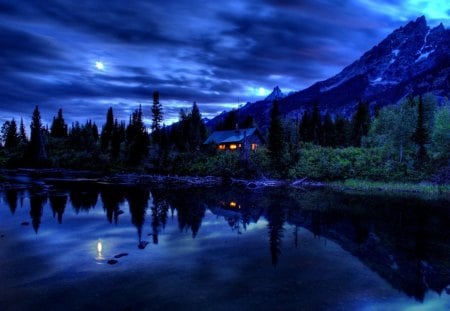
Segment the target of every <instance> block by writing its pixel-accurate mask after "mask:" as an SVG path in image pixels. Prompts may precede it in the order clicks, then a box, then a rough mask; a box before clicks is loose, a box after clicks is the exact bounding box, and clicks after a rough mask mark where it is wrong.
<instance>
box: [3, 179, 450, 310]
mask: <svg viewBox="0 0 450 311" xmlns="http://www.w3.org/2000/svg"><path fill="white" fill-rule="evenodd" d="M449 203H450V202H449V201H448V200H444V199H441V200H425V199H421V198H418V197H393V196H387V195H377V196H375V195H361V194H343V193H335V192H332V191H330V190H324V189H319V190H310V191H304V190H303V191H302V190H295V189H290V188H289V189H288V188H266V189H256V190H246V189H242V188H233V187H230V188H205V189H172V190H170V189H168V190H161V189H148V188H139V187H124V186H122V187H121V186H111V185H101V184H94V183H91V184H89V183H86V184H77V185H71V186H70V187H69V186H48V185H44V184H37V185H34V186H27V187H24V188H21V189H10V190H4V191H2V192H0V265H1V269H0V310H3V311H4V310H450V208H449V205H450V204H449Z"/></svg>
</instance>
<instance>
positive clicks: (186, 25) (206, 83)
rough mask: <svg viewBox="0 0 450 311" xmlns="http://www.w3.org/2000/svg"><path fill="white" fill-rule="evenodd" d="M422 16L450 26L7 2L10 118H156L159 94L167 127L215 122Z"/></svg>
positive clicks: (264, 0)
mask: <svg viewBox="0 0 450 311" xmlns="http://www.w3.org/2000/svg"><path fill="white" fill-rule="evenodd" d="M420 15H425V16H426V18H427V21H428V24H429V25H431V26H436V25H437V24H438V23H440V22H443V23H444V25H446V26H448V25H449V24H450V23H449V20H450V5H449V2H448V1H445V0H442V1H440V0H439V1H437V0H433V1H422V0H398V1H397V0H298V1H295V0H260V1H253V0H236V1H233V0H229V1H225V0H224V1H209V0H186V1H184V0H163V1H160V0H147V1H144V0H141V1H138V0H128V1H121V0H120V1H119V0H110V1H103V0H96V1H83V0H77V1H73V0H45V1H38V0H30V1H26V0H20V1H18V0H0V71H1V79H0V122H1V123H3V122H4V121H5V120H7V119H11V118H13V117H14V118H16V119H18V118H20V117H23V118H24V120H25V123H26V125H27V127H28V126H29V119H30V116H31V113H32V111H33V108H34V106H35V105H39V108H40V110H41V114H42V117H43V120H44V122H50V121H51V119H52V117H53V116H54V115H55V114H56V112H57V109H58V108H62V109H63V113H64V116H65V118H66V121H68V122H69V123H71V122H73V121H74V120H79V121H80V122H84V121H85V120H87V119H92V120H94V121H96V122H97V124H99V125H101V124H102V123H103V122H104V119H105V115H106V111H107V109H108V107H110V106H112V107H113V110H114V113H115V116H116V117H118V118H119V119H122V120H127V119H128V116H129V114H130V113H131V112H132V111H133V110H134V109H135V108H137V106H138V105H139V104H141V105H142V106H143V109H144V114H145V115H146V118H147V119H148V120H147V121H148V122H149V119H150V107H151V103H152V93H153V91H154V90H158V91H159V92H160V94H161V95H160V96H161V103H162V105H163V109H164V113H165V122H166V123H167V124H170V123H171V122H172V121H174V120H176V119H177V116H178V112H179V110H180V108H189V107H190V106H191V105H192V102H193V101H196V102H197V103H198V105H199V108H200V110H201V112H202V114H203V116H206V117H212V116H214V115H215V114H217V113H219V112H221V111H223V110H229V109H231V108H233V107H237V106H238V105H239V104H245V103H246V102H248V101H252V102H253V101H256V100H259V99H262V98H264V97H265V96H266V95H267V94H268V93H269V92H270V90H271V89H272V88H273V87H275V86H277V85H279V86H280V88H281V89H282V90H283V91H284V92H289V91H293V90H301V89H303V88H305V87H307V86H309V85H311V84H312V83H314V82H316V81H319V80H324V79H326V78H328V77H330V76H332V75H333V74H336V73H338V72H339V71H340V70H342V69H343V68H344V67H345V66H346V65H349V64H350V63H351V62H353V61H354V60H356V59H357V58H359V57H360V56H361V55H362V53H364V52H365V51H367V50H368V49H370V48H371V47H373V46H374V45H376V44H377V43H378V42H379V41H381V40H382V39H383V38H384V37H385V36H386V35H388V34H389V33H390V32H392V31H393V30H394V29H396V28H398V27H400V26H402V25H404V24H406V23H407V22H408V21H409V20H414V19H416V18H417V17H419V16H420Z"/></svg>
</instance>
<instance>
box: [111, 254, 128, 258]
mask: <svg viewBox="0 0 450 311" xmlns="http://www.w3.org/2000/svg"><path fill="white" fill-rule="evenodd" d="M124 256H128V253H120V254H118V255H116V256H114V258H122V257H124Z"/></svg>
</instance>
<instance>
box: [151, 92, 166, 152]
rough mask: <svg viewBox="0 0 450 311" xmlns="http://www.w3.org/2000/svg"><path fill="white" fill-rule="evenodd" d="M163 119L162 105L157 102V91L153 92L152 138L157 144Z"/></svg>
mask: <svg viewBox="0 0 450 311" xmlns="http://www.w3.org/2000/svg"><path fill="white" fill-rule="evenodd" d="M162 120H163V112H162V105H161V103H160V102H159V92H158V91H155V92H153V106H152V127H151V130H152V139H153V142H154V143H157V144H159V143H160V140H161V135H160V134H161V133H160V131H161V122H162Z"/></svg>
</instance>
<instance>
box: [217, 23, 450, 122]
mask: <svg viewBox="0 0 450 311" xmlns="http://www.w3.org/2000/svg"><path fill="white" fill-rule="evenodd" d="M449 77H450V30H448V29H446V28H445V27H444V26H443V25H442V24H440V25H438V26H437V27H434V28H430V27H429V26H428V25H427V22H426V20H425V17H424V16H422V17H419V18H417V19H416V20H415V21H411V22H409V23H408V24H406V25H405V26H403V27H400V28H398V29H396V30H394V31H393V32H392V33H391V34H390V35H388V36H387V37H386V38H385V39H384V40H382V41H381V42H380V43H379V44H377V45H376V46H374V47H373V48H372V49H370V50H369V51H367V52H366V53H364V54H363V55H362V56H361V58H359V59H358V60H356V61H354V62H353V63H352V64H350V65H349V66H347V67H345V68H344V69H343V70H342V71H341V72H340V73H338V74H337V75H335V76H333V77H331V78H329V79H327V80H324V81H320V82H317V83H315V84H313V85H311V86H310V87H308V88H306V89H304V90H302V91H299V92H295V93H293V94H289V95H288V96H284V95H282V92H281V90H280V89H279V88H278V87H276V88H275V89H274V91H273V92H272V93H271V94H270V95H269V96H268V97H267V98H266V99H265V100H263V101H259V102H255V103H252V104H248V105H245V106H244V107H242V108H241V109H238V115H239V117H240V118H245V117H246V116H248V115H251V116H253V117H254V119H255V121H256V124H258V125H259V126H260V128H261V129H264V128H266V127H267V124H268V120H269V115H270V109H271V105H272V101H273V99H275V98H276V99H279V101H280V109H281V112H282V113H283V114H284V116H286V117H291V118H298V117H299V116H300V115H301V114H302V113H303V111H305V110H308V109H311V107H312V104H313V103H314V102H317V103H318V104H319V108H320V109H321V110H322V112H325V111H328V112H330V113H332V114H342V115H345V116H347V117H348V116H350V115H351V114H352V113H353V111H354V109H355V107H356V105H357V102H358V101H360V100H364V101H367V102H369V103H370V105H371V107H374V106H383V105H387V104H394V103H396V102H397V101H398V100H400V99H401V98H404V97H405V96H407V95H416V94H422V93H426V92H433V93H435V94H436V95H439V96H446V97H449V95H450V78H449ZM210 122H214V119H213V120H211V121H210Z"/></svg>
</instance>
